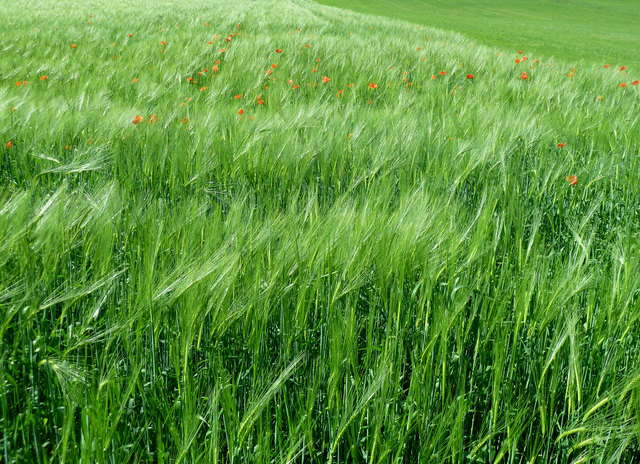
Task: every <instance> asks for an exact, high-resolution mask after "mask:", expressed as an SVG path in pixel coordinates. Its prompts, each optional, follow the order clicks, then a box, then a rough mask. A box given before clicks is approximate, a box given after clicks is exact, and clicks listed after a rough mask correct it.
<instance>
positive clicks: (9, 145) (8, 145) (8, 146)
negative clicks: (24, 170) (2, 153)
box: [7, 140, 13, 150]
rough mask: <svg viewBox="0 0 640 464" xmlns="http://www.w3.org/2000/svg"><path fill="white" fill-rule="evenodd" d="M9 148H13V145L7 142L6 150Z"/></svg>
mask: <svg viewBox="0 0 640 464" xmlns="http://www.w3.org/2000/svg"><path fill="white" fill-rule="evenodd" d="M11 147H13V144H12V143H11V140H9V141H8V142H7V150H9V149H11Z"/></svg>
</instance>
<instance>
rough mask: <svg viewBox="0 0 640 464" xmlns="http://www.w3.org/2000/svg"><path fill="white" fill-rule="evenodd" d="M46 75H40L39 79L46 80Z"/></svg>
mask: <svg viewBox="0 0 640 464" xmlns="http://www.w3.org/2000/svg"><path fill="white" fill-rule="evenodd" d="M47 77H48V76H40V80H41V81H46V80H47Z"/></svg>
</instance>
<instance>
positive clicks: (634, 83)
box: [631, 81, 640, 85]
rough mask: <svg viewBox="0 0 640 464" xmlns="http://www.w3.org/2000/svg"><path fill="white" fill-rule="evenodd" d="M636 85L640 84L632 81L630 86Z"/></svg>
mask: <svg viewBox="0 0 640 464" xmlns="http://www.w3.org/2000/svg"><path fill="white" fill-rule="evenodd" d="M638 84H640V81H633V82H632V83H631V85H638Z"/></svg>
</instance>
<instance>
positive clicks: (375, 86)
mask: <svg viewBox="0 0 640 464" xmlns="http://www.w3.org/2000/svg"><path fill="white" fill-rule="evenodd" d="M369 88H370V89H377V88H378V86H377V85H376V84H375V82H372V83H371V84H369Z"/></svg>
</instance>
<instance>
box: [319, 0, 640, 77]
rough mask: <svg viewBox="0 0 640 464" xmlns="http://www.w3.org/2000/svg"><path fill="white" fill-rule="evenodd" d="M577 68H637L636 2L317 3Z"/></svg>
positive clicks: (639, 8) (639, 13) (639, 21)
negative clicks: (437, 30)
mask: <svg viewBox="0 0 640 464" xmlns="http://www.w3.org/2000/svg"><path fill="white" fill-rule="evenodd" d="M318 3H322V4H325V5H333V6H339V7H342V8H349V9H351V10H353V11H357V12H361V13H370V14H377V15H383V16H389V17H393V18H397V19H402V20H404V21H411V22H412V23H420V24H424V25H426V26H431V27H436V28H441V29H445V30H449V31H454V32H459V33H461V34H463V35H465V36H466V37H468V38H469V39H472V40H473V41H477V42H478V43H481V44H483V45H490V46H494V47H498V48H507V49H516V50H517V49H524V48H526V49H528V50H529V53H534V52H535V53H538V54H544V55H546V56H547V57H554V56H555V57H557V58H562V59H565V60H570V61H572V62H575V63H576V64H577V63H579V62H585V63H588V64H592V65H598V64H599V65H601V66H602V65H604V64H605V63H609V64H611V66H616V65H617V66H618V67H619V66H622V65H626V66H629V65H633V66H634V68H635V69H638V67H640V53H638V49H640V34H639V32H638V31H640V0H607V1H603V0H536V1H529V0H455V1H451V0H402V1H399V0H318Z"/></svg>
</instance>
